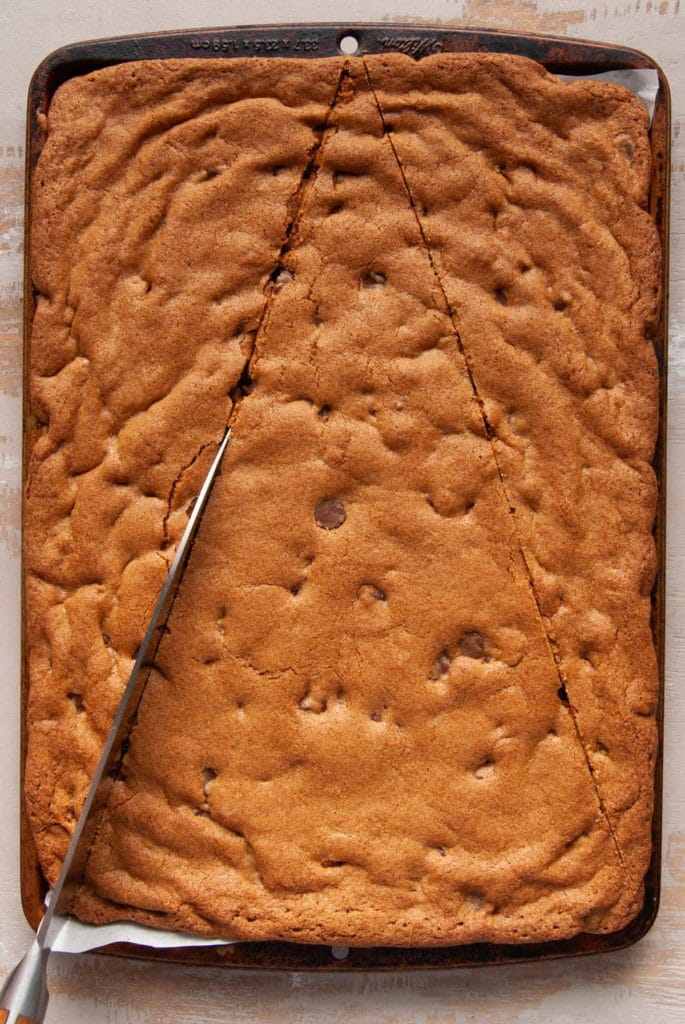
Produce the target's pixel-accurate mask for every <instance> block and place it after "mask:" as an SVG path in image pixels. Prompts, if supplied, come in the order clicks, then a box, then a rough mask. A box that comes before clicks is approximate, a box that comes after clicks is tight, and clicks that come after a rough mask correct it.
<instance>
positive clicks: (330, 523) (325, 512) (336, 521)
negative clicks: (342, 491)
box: [314, 500, 347, 530]
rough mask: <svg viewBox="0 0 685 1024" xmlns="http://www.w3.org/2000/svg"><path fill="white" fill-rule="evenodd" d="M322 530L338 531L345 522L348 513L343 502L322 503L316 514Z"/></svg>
mask: <svg viewBox="0 0 685 1024" xmlns="http://www.w3.org/2000/svg"><path fill="white" fill-rule="evenodd" d="M314 515H315V517H316V521H317V523H318V524H319V526H320V527H321V529H322V530H337V529H338V528H339V527H340V526H342V524H343V523H344V522H345V519H346V518H347V513H346V511H345V506H344V505H343V503H342V501H336V500H331V501H321V502H319V504H318V505H317V506H316V510H315V512H314Z"/></svg>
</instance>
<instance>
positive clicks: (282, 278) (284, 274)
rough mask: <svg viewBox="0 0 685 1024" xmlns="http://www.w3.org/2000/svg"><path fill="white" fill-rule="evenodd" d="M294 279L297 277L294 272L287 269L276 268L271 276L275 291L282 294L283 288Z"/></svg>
mask: <svg viewBox="0 0 685 1024" xmlns="http://www.w3.org/2000/svg"><path fill="white" fill-rule="evenodd" d="M294 277H295V275H294V274H293V272H292V270H287V269H286V268H285V267H276V269H275V270H274V272H273V273H272V275H271V280H272V282H273V291H274V292H280V290H281V288H284V287H285V285H287V284H289V283H290V282H291V281H292V280H293V279H294Z"/></svg>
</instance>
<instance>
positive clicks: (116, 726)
mask: <svg viewBox="0 0 685 1024" xmlns="http://www.w3.org/2000/svg"><path fill="white" fill-rule="evenodd" d="M230 436H231V428H230V427H227V428H226V432H225V433H224V436H223V438H222V440H221V443H220V444H219V448H218V450H217V453H216V455H215V456H214V460H213V462H212V465H211V466H210V468H209V471H208V473H207V476H206V477H205V479H204V482H203V484H202V487H201V488H200V492H199V494H198V496H197V499H196V501H195V505H194V506H193V508H192V511H191V513H190V515H189V517H188V522H187V524H186V528H185V530H184V531H183V536H182V537H181V540H180V543H179V545H178V548H177V550H176V555H175V556H174V560H173V562H172V563H171V568H170V569H169V572H168V575H167V578H166V580H165V582H164V586H163V587H162V590H161V593H160V595H159V597H158V599H157V603H156V605H155V607H154V610H153V612H152V617H151V618H150V621H149V623H148V627H147V630H146V631H145V636H144V637H143V642H142V643H141V645H140V647H139V648H138V653H137V654H136V660H135V663H134V665H133V668H132V670H131V675H130V676H129V680H128V683H127V684H126V688H125V690H124V692H123V695H122V697H121V701H120V702H119V707H118V708H117V712H116V714H115V716H114V721H113V722H112V727H111V729H110V731H109V734H108V736H107V740H106V741H105V745H104V747H103V749H102V754H101V755H100V760H99V761H98V766H97V768H96V770H95V774H94V775H93V778H92V781H91V783H90V787H89V789H88V793H87V795H86V799H85V802H84V804H83V808H82V810H81V814H80V815H79V818H78V821H77V823H76V828H75V829H74V833H73V835H72V837H71V840H70V842H69V846H68V848H67V854H66V857H65V858H64V862H63V864H62V870H61V871H60V873H59V877H58V879H57V882H56V883H55V887H54V889H53V890H52V895H51V898H50V903H49V905H48V908H47V910H46V913H45V916H44V917H43V920H42V921H41V923H40V927H39V928H38V931H37V932H36V936H35V938H34V940H33V943H32V944H31V947H30V949H29V951H28V953H27V954H26V956H25V957H24V958H23V960H21V961H20V962H19V964H17V966H16V967H15V968H14V970H13V971H12V973H11V974H10V976H9V978H8V979H7V981H6V982H5V984H4V986H3V988H2V991H0V1024H41V1022H42V1021H43V1019H44V1017H45V1011H46V1009H47V1004H48V998H49V993H48V987H47V981H46V968H47V960H48V956H49V953H50V950H51V949H53V948H54V947H55V945H56V943H57V939H58V937H59V935H60V933H62V932H63V930H64V928H65V925H66V924H67V923H69V924H75V923H76V922H74V920H73V919H72V918H70V916H69V914H70V907H71V905H72V902H73V898H74V895H75V894H76V893H77V892H78V888H79V885H80V883H81V880H82V878H83V875H84V872H85V868H86V863H87V860H88V854H89V852H90V849H91V846H92V844H93V841H94V840H95V838H96V836H97V831H98V825H99V823H100V821H101V817H102V814H103V812H104V810H105V808H106V806H107V802H108V799H109V795H110V791H111V788H112V785H113V784H114V781H115V780H116V778H117V775H118V773H119V766H120V763H121V759H122V757H123V755H124V754H125V752H126V748H127V743H128V737H129V736H130V733H131V729H132V727H133V725H134V724H135V721H136V717H137V714H138V708H139V706H140V702H141V699H142V696H143V693H144V690H145V685H146V683H147V680H148V677H149V672H147V671H146V669H149V668H150V667H151V664H152V662H153V661H154V658H155V655H156V653H157V648H158V646H159V642H160V640H161V638H162V635H163V633H164V630H165V628H166V623H167V620H168V618H169V615H170V613H171V609H172V607H173V603H174V600H175V598H176V594H177V592H178V584H179V582H180V580H181V577H182V575H183V567H184V565H185V563H186V558H187V555H188V553H189V550H190V547H191V544H192V540H193V538H194V536H195V533H196V531H197V527H198V525H199V522H200V519H201V516H202V510H203V509H204V507H205V505H206V503H207V498H208V497H209V493H210V491H211V489H212V484H213V483H214V479H215V477H216V475H217V472H218V470H219V466H220V465H221V460H222V458H223V455H224V452H225V451H226V445H227V444H228V441H229V439H230ZM105 927H106V926H95V927H92V926H86V925H82V926H81V928H83V929H86V928H87V929H88V934H91V933H92V935H91V939H90V944H89V945H88V946H83V944H82V948H90V949H93V948H96V947H97V946H99V945H105V944H106V943H107V942H112V941H115V940H114V939H113V938H112V937H111V934H110V935H108V937H107V938H106V939H104V941H101V942H98V941H97V939H96V936H97V935H98V934H100V931H101V930H102V931H103V932H104V929H105ZM147 932H150V933H153V934H155V935H159V932H156V930H155V929H151V928H150V929H148V928H145V929H141V928H140V927H138V928H137V929H136V941H139V938H140V936H141V935H143V936H144V935H145V933H147ZM187 938H188V941H187V942H186V941H185V940H184V941H183V945H199V944H204V945H210V944H211V945H216V944H217V942H216V940H203V939H199V940H198V937H197V936H188V937H187ZM143 941H144V940H143ZM221 941H223V942H225V940H221ZM149 944H150V945H156V944H157V943H156V942H151V943H149ZM180 944H181V943H180V942H179V941H178V938H176V937H175V939H174V941H173V945H180Z"/></svg>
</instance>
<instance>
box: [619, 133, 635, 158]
mask: <svg viewBox="0 0 685 1024" xmlns="http://www.w3.org/2000/svg"><path fill="white" fill-rule="evenodd" d="M618 148H619V149H620V151H621V152H622V153H623V155H624V156H625V157H626V159H627V160H628V162H629V163H632V161H633V157H634V156H635V147H634V146H633V144H632V142H631V141H630V140H629V139H621V141H620V142H619V144H618Z"/></svg>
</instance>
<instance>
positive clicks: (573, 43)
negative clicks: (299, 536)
mask: <svg viewBox="0 0 685 1024" xmlns="http://www.w3.org/2000/svg"><path fill="white" fill-rule="evenodd" d="M348 34H354V36H355V38H357V39H358V41H359V50H358V52H359V53H372V52H387V51H388V50H393V49H394V50H399V51H400V52H405V53H410V54H412V55H414V56H421V55H422V54H424V53H431V52H439V51H440V50H443V51H453V52H468V51H472V52H473V51H475V52H500V53H502V52H504V53H517V54H520V55H522V56H527V57H530V58H532V59H534V60H538V61H540V63H542V64H543V65H545V66H546V67H547V68H548V70H549V71H551V72H552V73H554V74H556V75H558V76H559V77H562V78H564V79H567V80H575V79H578V78H596V79H598V80H603V81H613V82H615V83H617V84H620V85H624V86H625V87H627V88H629V89H630V90H631V91H632V92H634V93H635V95H637V96H638V98H639V99H640V100H641V102H643V103H644V105H645V107H646V109H647V110H648V112H649V116H650V125H651V127H652V143H653V148H655V150H656V153H657V157H658V159H656V160H655V163H654V167H653V182H652V202H651V204H650V208H651V209H652V213H653V215H654V216H655V219H656V221H657V225H658V227H659V229H660V234H661V237H662V244H663V247H664V254H665V257H666V259H665V277H664V279H665V280H667V266H668V264H667V241H668V238H667V227H668V159H667V157H668V147H669V142H670V136H669V125H670V108H669V95H668V87H667V84H666V82H665V79H664V77H663V74H662V73H661V71H660V70H659V69H658V68H657V67H656V65H654V63H653V62H652V61H651V60H650V58H649V57H647V56H646V55H644V54H641V53H639V52H638V51H634V50H627V49H623V48H616V47H612V46H608V45H606V44H597V43H589V42H584V41H579V40H562V39H556V38H554V37H545V36H523V35H506V34H503V33H498V32H492V31H473V30H446V29H439V28H436V29H432V28H430V27H426V26H421V27H420V28H419V27H414V26H406V25H402V26H392V25H386V24H383V25H366V26H344V25H341V26H335V25H306V26H259V27H248V28H240V29H234V28H231V29H214V30H202V31H201V32H194V33H188V32H173V33H161V34H158V35H153V36H142V37H130V38H122V39H112V40H98V41H94V42H91V43H84V44H77V45H75V46H73V47H65V48H64V49H63V50H60V51H57V52H56V53H54V54H52V55H51V56H50V57H48V58H47V59H46V60H45V61H44V62H43V64H42V65H41V66H40V67H39V68H38V70H37V72H36V74H35V75H34V79H33V81H32V83H31V88H30V93H29V123H28V145H27V152H28V156H29V159H28V161H27V173H29V174H30V171H31V169H32V167H33V166H35V162H36V160H37V158H38V155H39V153H40V149H41V147H42V143H43V140H44V136H43V134H42V133H43V126H42V124H41V118H40V114H42V113H44V112H46V111H47V108H48V106H49V102H50V98H51V96H52V94H53V93H54V91H55V89H56V88H57V86H58V85H59V84H61V82H62V81H64V80H66V79H67V78H69V77H71V76H72V75H76V74H83V73H84V72H85V71H89V70H92V69H93V68H95V67H102V66H106V65H109V64H115V63H120V62H122V61H126V60H133V59H136V60H138V59H152V58H160V57H162V58H163V57H188V56H193V57H203V56H206V57H214V58H215V57H217V56H225V57H227V58H229V59H230V57H231V56H250V55H251V54H254V55H257V54H259V55H260V56H273V57H274V58H277V57H278V56H279V55H288V56H295V55H299V56H302V57H308V58H316V57H317V56H335V55H339V54H340V49H339V42H340V39H341V38H342V37H343V36H345V35H348ZM305 44H306V45H305ZM279 47H280V48H281V50H282V53H280V54H279V52H278V51H279ZM293 50H299V51H300V52H299V53H298V54H295V53H294V52H292V51H293ZM597 68H602V69H603V70H601V71H597ZM562 69H563V70H562ZM27 203H30V189H28V188H27ZM28 212H29V211H28V210H27V213H28ZM28 223H30V217H29V216H27V224H28ZM27 241H29V240H27ZM26 253H27V257H26V258H27V266H28V259H29V244H27V247H26ZM26 280H27V293H26V299H27V301H26V302H25V338H26V339H27V348H26V351H27V352H28V337H29V326H30V321H31V317H32V313H33V309H32V296H31V294H30V279H29V277H28V275H27V278H26ZM665 323H666V297H665V291H664V304H663V310H662V317H661V328H660V334H659V335H658V336H657V339H656V340H655V347H656V349H657V355H658V356H659V361H660V368H661V372H662V382H663V385H664V389H663V390H662V410H661V411H662V417H661V419H662V428H661V434H660V439H659V445H658V452H657V458H656V460H655V462H656V465H657V469H658V470H662V468H663V463H664V459H663V452H662V446H663V444H664V439H665V431H664V422H665V338H664V330H665V328H664V325H665ZM25 393H26V389H25ZM25 422H26V420H25ZM29 442H30V436H29V432H28V431H27V432H26V434H25V445H26V448H28V447H29ZM661 484H662V488H661V493H662V499H663V493H664V491H665V488H664V487H663V472H662V473H661ZM657 541H658V550H659V556H660V581H659V583H658V585H657V588H656V590H655V595H654V601H655V638H656V641H657V646H658V648H659V651H660V654H661V655H662V654H663V620H664V616H663V505H662V506H661V510H660V514H659V522H658V524H657ZM660 666H661V672H662V692H663V657H660ZM25 693H26V691H25V685H24V697H25ZM661 715H662V707H661V705H660V725H661ZM660 780H661V775H660V762H659V765H658V766H657V773H656V793H657V800H656V806H657V813H656V815H655V820H654V843H653V851H654V852H653V858H652V864H651V866H650V871H649V873H648V875H647V878H646V895H645V903H644V907H643V911H642V913H641V914H640V915H639V916H638V918H636V920H635V921H634V922H632V923H631V924H630V925H629V926H628V927H627V928H625V929H623V931H622V932H619V933H614V934H613V935H609V936H589V935H580V936H578V937H576V938H575V939H571V940H564V941H560V942H549V943H540V944H535V945H527V946H526V945H521V946H489V945H486V944H479V945H477V946H468V947H464V946H460V947H446V948H441V949H390V948H384V949H354V950H348V949H347V948H346V947H333V948H331V947H330V946H327V947H322V946H319V947H314V946H298V945H296V944H288V943H239V942H236V943H232V944H227V943H226V942H225V941H217V940H204V939H201V938H199V937H194V938H193V941H192V943H189V942H188V941H187V940H188V936H186V935H183V934H180V933H170V932H164V933H162V932H156V931H154V930H153V929H144V930H143V931H142V932H141V930H140V929H141V926H137V925H130V924H127V923H126V924H124V923H117V924H114V925H111V926H107V930H106V931H105V932H103V931H101V930H100V929H99V928H98V929H97V931H98V935H99V937H100V941H99V942H98V943H97V944H98V945H104V944H107V945H109V944H110V943H117V944H118V943H135V944H136V946H135V952H136V953H137V954H138V955H143V956H146V955H147V956H153V957H162V958H164V959H175V960H178V961H180V962H185V963H188V962H195V963H210V964H226V965H229V964H230V965H234V966H241V967H246V966H264V967H285V968H289V969H307V968H309V969H317V968H322V967H323V968H330V967H350V968H355V969H359V968H372V969H387V968H390V969H393V968H394V969H398V968H406V967H449V966H461V965H466V964H469V965H472V964H480V963H493V962H498V963H504V962H512V961H519V960H529V959H539V958H547V957H557V956H564V955H578V954H584V953H593V952H600V951H604V950H607V949H616V948H621V947H623V946H626V945H630V944H631V943H632V942H635V941H636V940H637V939H639V938H641V937H642V935H644V934H645V932H646V931H647V930H648V929H649V927H650V926H651V924H652V922H653V920H654V917H655V915H656V909H657V906H658V894H659V863H660V826H661V820H660ZM22 835H23V871H22V896H23V901H24V907H25V911H26V914H27V917H28V919H29V921H30V923H32V924H33V925H34V926H35V924H36V923H37V921H38V920H40V916H41V913H42V911H41V910H40V903H39V904H38V907H39V909H38V911H37V908H36V902H37V901H36V897H37V896H38V895H39V894H40V895H41V896H42V894H43V893H44V891H45V884H44V881H42V876H41V875H40V869H39V866H38V864H37V860H36V854H35V848H34V847H33V842H32V837H31V836H30V830H29V829H28V825H27V822H26V820H25V817H24V819H23V821H22ZM41 902H42V901H41ZM86 928H94V930H95V926H84V925H80V923H78V922H75V923H74V927H72V928H65V932H64V936H63V938H62V939H61V945H60V947H59V949H60V951H64V952H78V951H81V950H84V949H86V948H94V946H93V938H94V936H91V937H90V938H88V937H87V936H88V933H86V932H85V931H83V929H86ZM79 930H81V934H80V936H79V934H78V933H79ZM150 933H152V934H150ZM84 942H88V945H87V946H85V945H84ZM190 946H192V947H196V948H195V950H193V949H192V948H189V947H190ZM142 947H146V949H143V948H142ZM179 947H182V948H179ZM197 947H213V948H204V949H203V948H197ZM55 948H56V949H57V948H58V947H57V946H56V947H55ZM115 951H116V950H115ZM118 951H119V952H126V953H128V954H129V955H130V953H131V947H130V946H124V947H122V948H121V949H120V950H118Z"/></svg>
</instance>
